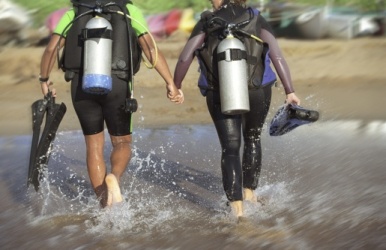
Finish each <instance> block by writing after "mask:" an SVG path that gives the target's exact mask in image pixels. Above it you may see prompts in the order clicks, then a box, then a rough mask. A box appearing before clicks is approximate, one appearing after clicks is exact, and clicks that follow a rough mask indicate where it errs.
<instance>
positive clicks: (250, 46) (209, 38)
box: [196, 4, 265, 90]
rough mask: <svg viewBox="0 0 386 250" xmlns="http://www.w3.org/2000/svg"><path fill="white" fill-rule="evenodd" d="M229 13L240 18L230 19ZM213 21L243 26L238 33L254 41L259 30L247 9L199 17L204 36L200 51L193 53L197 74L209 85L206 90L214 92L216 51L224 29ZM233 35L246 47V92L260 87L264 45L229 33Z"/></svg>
mask: <svg viewBox="0 0 386 250" xmlns="http://www.w3.org/2000/svg"><path fill="white" fill-rule="evenodd" d="M230 13H241V15H240V14H238V15H237V14H236V15H232V14H230ZM217 17H220V18H221V19H223V20H225V21H226V22H227V23H233V24H238V23H244V22H245V23H246V24H245V25H243V26H242V27H241V29H242V30H243V31H245V32H247V33H249V34H252V35H255V36H257V37H259V36H260V30H261V25H260V23H259V22H258V15H255V14H254V13H253V11H252V9H250V8H244V7H242V6H236V5H232V4H229V5H228V6H227V7H226V8H222V9H220V10H218V11H215V12H213V13H210V14H209V13H206V14H204V15H202V17H201V21H202V22H203V23H204V31H205V33H206V36H205V41H204V45H203V47H201V48H200V49H198V50H197V51H196V55H197V57H198V58H199V61H200V65H201V70H204V75H205V76H206V79H207V81H208V85H209V86H208V88H209V89H215V90H216V89H217V90H218V87H219V80H218V79H219V78H218V77H219V74H218V58H217V52H216V51H217V46H218V44H219V43H220V42H221V41H222V40H223V39H224V38H225V34H224V30H225V26H222V25H220V24H219V23H217V22H215V21H214V20H215V19H216V18H217ZM233 35H234V36H235V37H236V38H238V39H239V40H240V41H241V42H243V43H244V45H245V47H246V52H247V58H246V61H247V67H248V71H247V72H248V86H249V88H256V87H260V86H261V82H262V77H263V73H264V63H263V56H264V54H263V51H264V50H265V44H263V43H260V42H258V41H256V40H255V39H253V38H251V37H249V36H246V35H244V34H241V33H239V32H233Z"/></svg>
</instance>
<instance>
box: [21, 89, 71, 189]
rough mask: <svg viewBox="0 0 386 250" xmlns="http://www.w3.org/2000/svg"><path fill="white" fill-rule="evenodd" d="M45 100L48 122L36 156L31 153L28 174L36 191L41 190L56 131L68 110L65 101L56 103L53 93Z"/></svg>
mask: <svg viewBox="0 0 386 250" xmlns="http://www.w3.org/2000/svg"><path fill="white" fill-rule="evenodd" d="M45 100H46V101H47V105H46V109H45V113H46V122H45V126H44V129H43V132H42V135H41V138H40V140H39V143H38V145H37V147H36V150H35V151H36V152H35V154H34V156H33V155H31V159H32V162H30V169H29V176H28V183H32V184H33V185H34V187H35V190H36V191H38V190H39V184H40V183H39V181H40V179H39V178H40V174H41V172H42V171H43V170H44V168H45V167H46V166H47V163H48V160H49V157H50V154H51V152H50V148H51V146H52V142H53V141H54V139H55V136H56V131H57V130H58V127H59V124H60V122H61V121H62V119H63V117H64V114H65V113H66V111H67V108H66V105H65V104H64V103H61V104H55V99H54V98H53V97H52V94H51V93H48V94H47V96H46V97H45ZM33 150H34V149H32V148H31V152H32V151H33ZM32 157H33V158H32Z"/></svg>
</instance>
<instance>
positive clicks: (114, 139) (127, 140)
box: [111, 135, 131, 148]
mask: <svg viewBox="0 0 386 250" xmlns="http://www.w3.org/2000/svg"><path fill="white" fill-rule="evenodd" d="M111 144H112V145H113V148H130V145H131V135H125V136H111Z"/></svg>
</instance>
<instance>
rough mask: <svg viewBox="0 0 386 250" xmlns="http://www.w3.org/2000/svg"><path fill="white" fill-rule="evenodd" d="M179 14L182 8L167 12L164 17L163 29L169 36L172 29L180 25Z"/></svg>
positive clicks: (174, 29) (180, 14)
mask: <svg viewBox="0 0 386 250" xmlns="http://www.w3.org/2000/svg"><path fill="white" fill-rule="evenodd" d="M181 16H182V10H179V9H174V10H171V11H170V12H169V14H168V15H167V17H166V19H165V31H166V35H167V36H170V35H171V34H172V33H173V32H174V31H176V30H177V29H178V27H179V25H180V20H181Z"/></svg>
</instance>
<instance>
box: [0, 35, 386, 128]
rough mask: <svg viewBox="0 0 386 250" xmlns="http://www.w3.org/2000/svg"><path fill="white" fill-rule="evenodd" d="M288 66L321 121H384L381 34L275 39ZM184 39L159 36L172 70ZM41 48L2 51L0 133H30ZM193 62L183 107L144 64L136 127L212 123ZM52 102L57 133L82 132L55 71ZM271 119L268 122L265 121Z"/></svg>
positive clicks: (384, 41) (385, 40) (279, 91)
mask: <svg viewBox="0 0 386 250" xmlns="http://www.w3.org/2000/svg"><path fill="white" fill-rule="evenodd" d="M279 43H280V45H281V48H282V50H283V54H284V55H285V57H286V59H287V61H288V64H289V66H290V68H291V74H292V78H293V83H294V87H295V90H296V93H297V94H298V96H299V97H300V98H301V100H302V106H304V107H308V108H312V109H316V110H318V111H320V113H321V119H322V120H336V119H360V120H363V121H365V122H366V121H371V120H385V119H386V112H385V111H384V105H385V104H386V98H385V97H384V94H385V93H386V72H385V66H386V59H385V58H386V37H363V38H356V39H353V40H330V39H328V40H327V39H326V40H317V41H304V40H289V39H279ZM184 44H185V41H184V40H183V39H177V40H176V39H169V40H164V41H158V46H159V48H160V50H161V51H162V53H163V54H164V55H165V57H166V59H167V61H168V63H169V66H170V70H171V71H172V72H173V71H174V67H175V65H176V61H177V58H178V55H179V53H180V51H181V50H182V48H183V46H184ZM43 51H44V47H22V48H19V47H1V48H0V100H1V104H2V109H1V110H0V115H1V117H2V118H1V121H0V136H8V135H25V134H31V133H32V118H31V108H30V107H31V104H32V103H33V102H34V101H35V100H37V99H40V98H42V95H41V92H40V87H39V82H38V80H37V79H38V74H39V63H40V58H41V55H42V53H43ZM197 68H198V65H197V63H196V62H194V63H193V64H192V66H191V67H190V70H189V72H188V75H187V77H186V78H185V82H184V83H183V87H182V89H183V91H184V94H185V102H184V103H183V104H182V105H176V104H173V103H171V102H170V101H169V100H168V99H167V98H166V89H165V84H164V82H163V80H162V78H161V77H160V76H159V75H158V74H157V72H156V71H155V70H152V69H147V68H146V67H145V65H142V66H141V70H140V71H139V72H138V73H137V74H136V76H135V89H134V91H135V92H134V94H135V98H136V99H137V100H138V102H139V109H138V111H137V112H136V113H135V115H134V130H135V127H144V128H146V127H164V126H169V125H175V124H206V123H211V120H210V117H209V114H208V112H207V109H206V104H205V99H204V98H203V97H202V96H201V94H200V92H199V90H198V88H197V78H198V73H197ZM50 79H52V81H53V82H54V86H55V88H56V89H57V92H58V96H57V99H56V102H57V103H60V102H64V103H65V104H66V105H67V113H66V115H65V117H64V119H63V121H62V123H61V124H60V127H59V130H62V131H64V130H79V129H80V126H79V124H78V121H77V118H76V115H75V113H74V110H73V107H72V104H71V97H70V91H69V87H70V84H69V83H67V82H65V81H64V78H63V72H62V71H61V70H59V69H55V70H54V71H53V72H52V74H51V76H50ZM283 101H284V93H283V88H282V87H281V86H280V82H279V84H278V87H275V88H274V91H273V101H272V105H271V113H270V115H272V114H273V113H274V112H275V111H276V110H277V108H278V107H279V106H280V105H282V103H283ZM267 121H268V120H267Z"/></svg>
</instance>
